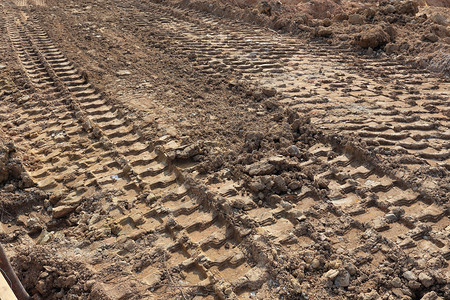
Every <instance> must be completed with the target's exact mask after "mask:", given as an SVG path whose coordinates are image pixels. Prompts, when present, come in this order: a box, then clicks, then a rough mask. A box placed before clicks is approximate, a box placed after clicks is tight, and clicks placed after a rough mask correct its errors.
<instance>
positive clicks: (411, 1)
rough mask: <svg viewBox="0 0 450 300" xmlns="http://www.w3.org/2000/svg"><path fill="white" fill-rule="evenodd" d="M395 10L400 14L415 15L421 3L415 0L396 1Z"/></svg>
mask: <svg viewBox="0 0 450 300" xmlns="http://www.w3.org/2000/svg"><path fill="white" fill-rule="evenodd" d="M395 10H396V11H397V13H399V14H405V15H411V16H415V15H416V14H417V13H418V12H419V4H418V3H417V1H415V0H407V1H401V2H397V3H395Z"/></svg>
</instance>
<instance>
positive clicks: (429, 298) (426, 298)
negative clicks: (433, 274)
mask: <svg viewBox="0 0 450 300" xmlns="http://www.w3.org/2000/svg"><path fill="white" fill-rule="evenodd" d="M437 299H438V295H437V294H436V292H435V291H432V292H429V293H426V294H425V295H423V297H422V298H420V300H437Z"/></svg>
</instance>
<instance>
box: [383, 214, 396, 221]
mask: <svg viewBox="0 0 450 300" xmlns="http://www.w3.org/2000/svg"><path fill="white" fill-rule="evenodd" d="M385 218H386V220H387V221H389V222H395V221H397V216H396V215H394V214H386V216H385Z"/></svg>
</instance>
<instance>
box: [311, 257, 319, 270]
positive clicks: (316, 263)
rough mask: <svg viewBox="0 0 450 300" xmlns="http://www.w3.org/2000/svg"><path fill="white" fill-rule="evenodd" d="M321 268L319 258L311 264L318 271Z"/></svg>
mask: <svg viewBox="0 0 450 300" xmlns="http://www.w3.org/2000/svg"><path fill="white" fill-rule="evenodd" d="M319 267H320V260H319V259H317V258H314V259H313V261H312V262H311V268H313V269H318V268H319Z"/></svg>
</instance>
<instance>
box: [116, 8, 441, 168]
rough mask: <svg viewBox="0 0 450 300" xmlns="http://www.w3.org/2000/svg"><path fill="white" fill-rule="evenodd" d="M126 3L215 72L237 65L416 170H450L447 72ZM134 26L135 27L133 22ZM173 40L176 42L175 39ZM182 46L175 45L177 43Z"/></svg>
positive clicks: (317, 118) (235, 70) (164, 40)
mask: <svg viewBox="0 0 450 300" xmlns="http://www.w3.org/2000/svg"><path fill="white" fill-rule="evenodd" d="M131 3H132V5H134V7H136V8H137V10H134V9H131V8H130V7H129V6H127V9H126V10H125V9H124V11H125V16H126V17H127V20H128V23H129V24H132V26H138V27H139V28H141V29H140V30H141V31H142V32H143V33H150V35H151V36H157V37H158V40H160V42H159V43H158V44H157V45H155V46H156V47H162V48H164V49H170V50H169V51H178V52H182V53H184V54H185V55H187V56H188V57H189V58H190V59H191V60H193V61H194V64H195V65H196V67H197V69H198V70H200V71H202V72H204V73H206V74H208V75H209V76H211V77H214V76H218V77H220V76H222V75H221V74H222V73H224V72H231V73H232V74H234V75H235V76H236V75H237V76H239V77H241V78H242V79H243V80H246V81H250V82H254V83H255V85H256V86H262V87H263V92H265V93H266V95H275V94H277V95H278V98H279V101H280V103H283V104H284V105H286V106H289V107H291V108H293V109H295V110H297V111H299V112H302V113H307V114H309V115H310V116H311V119H312V121H313V123H314V124H316V125H317V126H318V127H319V128H323V129H327V130H336V131H339V132H346V133H348V134H350V135H355V133H354V131H355V130H358V133H357V134H356V135H357V136H359V137H360V138H361V139H362V140H364V141H365V142H366V143H367V145H368V146H369V147H371V149H373V150H374V152H376V153H379V154H380V155H383V156H384V157H386V158H388V159H389V158H394V159H395V157H394V156H396V155H397V154H401V156H402V157H401V158H400V159H398V160H397V162H398V163H399V164H401V165H404V166H405V167H406V168H407V169H409V170H410V171H411V172H414V171H416V170H418V169H419V168H420V167H421V166H423V165H428V166H432V167H442V168H444V169H446V170H447V171H448V170H449V169H450V167H449V163H450V148H449V147H450V145H449V142H448V140H449V132H450V131H449V130H450V127H449V126H450V122H449V116H448V113H449V107H448V99H449V93H448V90H449V88H450V85H449V82H448V80H446V79H443V78H438V77H434V76H433V75H431V74H428V73H426V72H422V71H417V70H414V69H413V68H410V67H407V66H403V65H401V64H400V63H396V62H393V61H392V60H390V59H389V58H375V59H374V58H372V59H371V58H367V59H365V60H364V63H363V62H362V61H360V60H359V59H357V58H355V56H353V55H352V53H351V51H350V50H346V49H341V48H339V47H336V46H330V45H326V44H305V43H301V42H299V41H298V40H296V39H295V38H292V37H289V36H286V35H278V34H274V33H273V32H267V31H265V30H264V29H262V28H260V27H256V26H251V25H248V24H246V25H245V26H243V24H241V23H238V22H230V21H226V20H223V19H219V18H215V17H213V16H211V15H206V14H202V13H199V12H196V11H193V10H188V9H181V8H172V7H168V6H164V5H161V4H156V3H153V2H151V1H147V2H146V3H145V4H135V3H134V2H131ZM131 28H134V27H131ZM169 45H170V46H169ZM174 49H176V50H174Z"/></svg>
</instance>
